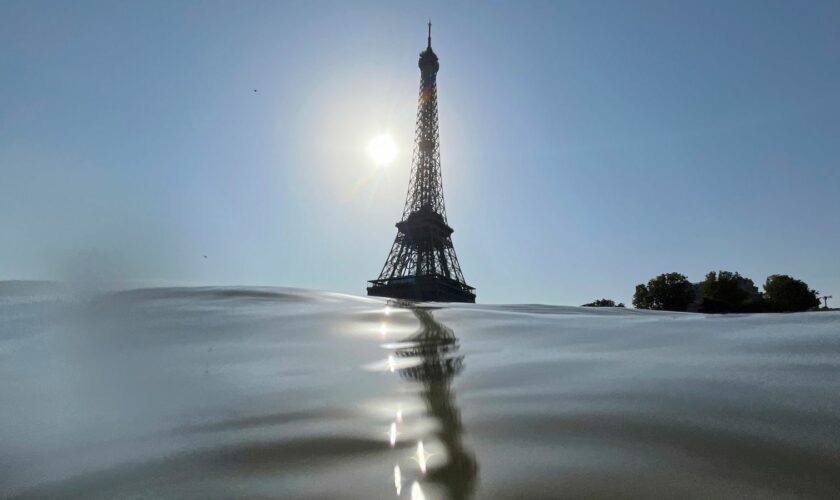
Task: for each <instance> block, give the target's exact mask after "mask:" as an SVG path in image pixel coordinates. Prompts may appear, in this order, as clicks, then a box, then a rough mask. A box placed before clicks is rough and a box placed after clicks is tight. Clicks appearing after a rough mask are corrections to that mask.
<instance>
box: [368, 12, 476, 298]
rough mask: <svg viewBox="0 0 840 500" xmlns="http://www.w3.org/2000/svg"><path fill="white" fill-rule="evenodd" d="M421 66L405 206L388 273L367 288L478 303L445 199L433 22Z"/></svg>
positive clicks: (386, 294) (388, 293)
mask: <svg viewBox="0 0 840 500" xmlns="http://www.w3.org/2000/svg"><path fill="white" fill-rule="evenodd" d="M418 66H419V67H420V97H419V102H418V104H417V122H416V132H415V137H414V154H413V156H412V160H411V175H410V180H409V183H408V193H407V195H406V199H405V208H404V209H403V214H402V220H401V221H400V222H398V223H397V237H396V239H395V240H394V244H393V245H392V246H391V252H390V253H389V254H388V258H387V259H386V260H385V265H384V266H383V267H382V272H380V273H379V278H377V279H375V280H371V281H369V282H368V283H370V286H369V287H368V289H367V292H368V295H375V296H379V297H392V298H396V299H409V300H420V301H441V302H475V288H473V287H471V286H469V285H467V282H466V281H465V280H464V274H463V273H462V272H461V265H460V264H459V263H458V257H456V256H455V248H454V247H453V245H452V232H453V229H452V228H451V227H450V226H449V224H448V223H447V221H446V207H445V206H444V203H443V182H442V180H441V173H440V142H439V137H438V136H439V134H438V105H437V72H438V69H440V64H439V63H438V57H437V55H435V53H434V52H433V51H432V23H431V21H430V22H429V38H428V45H427V46H426V50H424V51H423V52H421V53H420V61H419V63H418Z"/></svg>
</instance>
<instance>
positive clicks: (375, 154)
mask: <svg viewBox="0 0 840 500" xmlns="http://www.w3.org/2000/svg"><path fill="white" fill-rule="evenodd" d="M367 149H368V153H369V154H370V157H371V158H372V159H373V162H374V163H375V164H376V165H379V166H385V165H388V164H389V163H391V162H392V161H394V158H396V156H397V145H396V144H395V143H394V140H393V139H391V136H390V135H388V134H380V135H377V136H376V137H374V138H373V139H371V140H370V142H369V143H368V147H367Z"/></svg>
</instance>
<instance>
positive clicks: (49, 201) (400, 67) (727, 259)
mask: <svg viewBox="0 0 840 500" xmlns="http://www.w3.org/2000/svg"><path fill="white" fill-rule="evenodd" d="M429 17H431V18H432V21H433V23H434V27H433V46H434V48H435V51H436V52H437V54H438V56H439V57H440V62H441V70H440V74H439V76H438V85H439V100H440V120H441V123H440V128H441V143H442V164H443V176H444V191H445V194H446V203H447V211H448V215H449V221H450V224H451V225H452V226H453V227H454V228H455V233H454V235H453V239H454V242H455V249H456V251H457V253H458V257H459V259H460V261H461V265H462V268H463V271H464V274H465V276H466V278H467V281H468V282H469V283H470V284H471V285H473V286H475V287H476V288H477V294H478V300H479V302H543V303H562V304H580V303H583V302H585V301H589V300H591V299H595V298H599V297H609V298H614V299H616V300H622V301H625V302H629V301H630V298H631V296H632V293H633V288H634V286H635V285H636V284H637V283H640V282H644V281H647V280H648V279H649V278H650V277H652V276H654V275H656V274H659V273H662V272H669V271H680V272H682V273H684V274H686V275H688V276H689V278H691V279H692V280H694V281H697V280H699V279H701V278H702V277H703V275H704V274H705V273H706V272H708V271H710V270H718V269H727V270H733V271H740V272H741V273H742V274H744V275H746V276H749V277H752V278H753V279H754V280H755V281H756V282H763V280H764V278H765V277H766V276H767V275H769V274H773V273H787V274H791V275H794V276H796V277H799V278H802V279H804V280H805V281H807V282H808V283H809V284H810V285H811V286H812V287H814V288H816V289H818V290H820V291H824V292H828V293H834V294H835V296H840V231H838V215H840V50H838V47H840V30H838V29H837V27H838V26H840V3H837V2H819V1H813V2H793V1H791V2H768V1H760V2H746V1H743V2H673V1H663V2H537V3H527V2H505V3H502V2H476V3H459V4H453V5H449V3H440V4H434V3H423V4H421V3H411V4H409V3H408V2H381V3H373V2H371V3H368V2H334V3H327V2H290V3H282V2H102V3H99V2H34V1H25V2H16V1H8V0H7V1H4V2H2V3H0V75H2V77H0V230H2V242H0V243H2V244H0V279H71V280H73V279H89V278H91V277H97V276H104V277H107V278H109V279H116V280H119V281H124V282H131V283H184V284H190V283H193V284H238V285H279V286H297V287H310V288H321V289H328V290H337V291H343V292H349V293H356V294H363V293H364V287H365V281H366V280H368V279H372V278H375V277H376V276H377V275H378V273H379V271H380V269H381V266H382V264H383V262H384V259H385V257H386V255H387V253H388V250H389V248H390V245H391V243H392V241H393V238H394V235H395V231H396V229H395V228H394V223H395V222H397V219H398V218H399V216H400V215H401V210H402V205H403V201H404V197H405V190H406V186H407V183H408V172H409V166H410V165H409V162H410V150H411V142H412V138H413V134H414V130H413V127H414V116H415V109H416V99H417V95H416V94H417V88H418V84H419V72H418V69H417V66H416V64H417V54H418V53H419V51H420V50H422V49H423V47H424V44H425V29H426V26H425V23H426V20H427V19H428V18H429ZM253 89H257V90H258V92H253ZM381 132H389V133H390V134H391V135H392V136H393V137H394V140H395V141H396V143H397V146H398V148H399V154H398V156H397V159H396V162H395V163H394V164H392V165H391V166H389V167H388V168H377V167H375V166H374V165H373V164H372V162H371V160H370V158H369V156H368V154H367V152H366V149H365V148H366V145H367V143H368V141H369V140H370V139H371V138H372V137H373V136H375V135H377V134H378V133H381ZM204 255H206V256H207V258H206V259H205V258H204Z"/></svg>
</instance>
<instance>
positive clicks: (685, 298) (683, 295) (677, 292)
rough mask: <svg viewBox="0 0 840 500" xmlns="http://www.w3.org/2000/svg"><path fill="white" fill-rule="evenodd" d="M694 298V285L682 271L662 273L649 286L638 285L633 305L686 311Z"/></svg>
mask: <svg viewBox="0 0 840 500" xmlns="http://www.w3.org/2000/svg"><path fill="white" fill-rule="evenodd" d="M693 300H694V287H693V286H692V285H691V283H690V282H689V281H688V278H686V277H685V276H683V275H682V274H680V273H667V274H660V275H659V276H657V277H656V278H653V279H652V280H650V281H648V284H647V286H645V285H636V293H634V294H633V305H634V306H635V307H637V308H639V309H656V310H661V311H685V310H686V309H687V308H688V305H689V304H691V302H692V301H693Z"/></svg>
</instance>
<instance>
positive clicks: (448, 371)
mask: <svg viewBox="0 0 840 500" xmlns="http://www.w3.org/2000/svg"><path fill="white" fill-rule="evenodd" d="M403 307H406V308H408V309H410V310H411V312H412V313H413V314H414V315H415V317H417V319H418V320H419V321H420V329H419V330H418V331H416V332H415V333H414V334H412V335H411V336H409V337H408V338H405V339H403V340H401V341H399V342H392V343H388V344H382V345H381V347H383V348H386V349H390V350H392V353H391V354H389V355H388V358H387V367H388V371H389V372H391V373H395V372H396V373H399V375H400V378H402V379H404V380H407V381H409V382H414V383H415V384H419V386H418V385H415V386H414V387H419V390H418V392H417V394H418V395H419V396H420V399H421V400H422V401H423V402H424V403H425V406H426V418H427V419H429V420H431V421H433V422H434V423H435V425H434V427H432V428H434V429H436V430H435V431H433V432H431V433H427V434H426V435H425V436H423V437H424V439H425V440H426V441H428V440H432V441H433V442H432V443H431V445H432V449H436V448H437V447H438V446H442V448H443V453H442V454H441V455H440V456H441V457H442V458H439V459H436V460H434V461H433V462H431V461H430V458H431V457H433V456H435V455H437V453H430V452H429V451H428V449H427V446H426V444H427V443H426V442H424V439H418V440H417V447H416V450H415V452H414V454H413V455H412V456H411V460H412V461H413V462H415V463H416V464H417V465H416V467H417V469H419V470H417V469H414V470H415V471H416V472H415V478H416V479H413V478H411V476H409V478H408V480H409V481H413V482H412V485H411V498H412V499H420V498H425V494H424V493H423V489H422V488H421V485H420V482H419V481H420V479H421V477H422V478H423V479H422V480H423V481H424V482H430V483H435V484H439V485H440V486H442V487H443V488H444V490H445V497H447V498H464V499H466V498H471V497H472V496H473V493H474V490H475V484H476V479H477V477H478V463H477V462H476V460H475V456H474V455H473V453H472V452H471V451H469V450H468V449H467V448H466V447H465V446H464V444H463V441H462V433H463V429H462V426H461V417H460V412H459V411H458V408H457V406H456V404H455V397H454V393H453V391H452V381H453V379H454V378H455V376H456V375H457V374H459V373H460V372H461V371H462V370H463V358H464V356H463V355H458V350H459V346H458V339H457V338H456V337H455V334H454V333H453V331H452V330H451V329H450V328H448V327H446V326H444V325H443V324H441V323H439V322H438V321H437V320H435V318H434V317H433V315H432V312H431V311H430V310H429V309H426V308H420V307H414V306H406V305H403ZM388 314H390V310H389V309H388V308H387V307H386V308H385V315H386V316H387V315H388ZM380 333H382V336H383V337H384V336H385V335H386V334H387V324H386V322H385V321H384V320H383V321H382V323H381V325H380ZM397 358H399V360H398V359H397ZM380 366H381V365H380ZM403 419H404V415H403V408H402V405H399V406H397V409H396V414H395V416H394V420H393V421H392V422H391V423H390V426H389V432H388V442H389V444H390V446H391V447H392V448H393V447H395V446H396V444H397V437H398V436H399V434H400V433H399V432H398V431H397V424H400V425H402V424H403ZM411 420H413V419H411ZM420 428H426V429H428V428H429V427H428V426H426V425H423V426H421V427H420ZM406 429H409V432H408V434H409V435H410V434H411V433H412V431H410V429H417V427H416V426H414V427H412V426H411V425H409V426H408V427H407V428H406ZM404 432H405V430H404ZM403 465H405V464H403ZM404 472H405V471H403V470H402V469H401V468H400V465H399V463H397V464H396V465H395V466H394V487H395V488H396V493H397V496H399V495H400V493H401V491H402V481H403V474H404Z"/></svg>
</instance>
